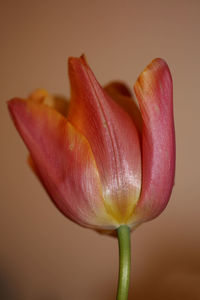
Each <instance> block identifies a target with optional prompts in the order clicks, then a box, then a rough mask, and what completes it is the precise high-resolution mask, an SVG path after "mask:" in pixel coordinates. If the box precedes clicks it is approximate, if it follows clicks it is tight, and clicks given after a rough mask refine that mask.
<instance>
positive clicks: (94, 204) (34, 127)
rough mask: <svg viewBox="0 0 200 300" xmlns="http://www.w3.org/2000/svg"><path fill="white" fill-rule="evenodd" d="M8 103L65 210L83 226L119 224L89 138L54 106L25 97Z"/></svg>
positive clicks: (39, 171) (49, 188) (36, 164)
mask: <svg viewBox="0 0 200 300" xmlns="http://www.w3.org/2000/svg"><path fill="white" fill-rule="evenodd" d="M8 105H9V110H10V112H11V115H12V117H13V120H14V122H15V125H16V127H17V129H18V131H19V133H20V134H21V136H22V138H23V140H24V142H25V143H26V145H27V147H28V149H29V151H30V154H31V157H32V160H33V168H34V170H35V171H36V173H37V175H38V177H39V178H40V180H41V181H42V183H43V185H44V186H45V188H46V190H47V192H48V193H49V195H50V196H51V198H52V199H53V201H54V203H55V204H56V206H57V207H58V208H59V209H60V210H61V212H62V213H63V214H65V215H66V216H67V217H69V218H70V219H72V220H73V221H75V222H78V223H79V224H81V225H83V226H87V227H92V228H97V229H98V228H100V229H104V228H106V229H110V228H114V227H116V222H115V221H114V220H113V218H112V216H110V215H109V214H108V213H107V211H106V209H105V206H104V202H103V198H102V195H101V193H102V190H101V184H100V179H99V174H98V170H97V168H96V164H95V161H94V157H93V154H92V152H91V149H90V146H89V144H88V142H87V140H86V139H85V137H83V136H82V135H81V134H80V133H79V132H78V131H77V130H76V129H75V128H74V127H73V126H72V125H71V124H70V123H69V122H67V119H66V118H64V117H63V116H62V115H61V114H60V113H58V112H57V111H56V110H54V109H53V108H50V107H48V106H45V105H41V104H38V103H34V102H33V101H25V100H21V99H13V100H11V101H9V104H8Z"/></svg>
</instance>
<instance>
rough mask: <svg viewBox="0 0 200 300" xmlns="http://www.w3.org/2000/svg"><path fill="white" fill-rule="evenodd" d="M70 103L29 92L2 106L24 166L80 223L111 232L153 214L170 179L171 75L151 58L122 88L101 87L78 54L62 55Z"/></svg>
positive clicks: (161, 204)
mask: <svg viewBox="0 0 200 300" xmlns="http://www.w3.org/2000/svg"><path fill="white" fill-rule="evenodd" d="M69 77H70V84H71V99H70V104H68V102H65V101H63V99H57V98H53V97H51V96H50V95H49V94H48V93H47V92H46V91H44V90H37V91H35V92H34V93H33V94H32V95H31V96H30V97H29V98H28V99H27V100H23V99H19V98H15V99H12V100H10V101H9V103H8V106H9V110H10V113H11V116H12V118H13V121H14V123H15V126H16V128H17V130H18V131H19V133H20V135H21V137H22V138H23V140H24V142H25V143H26V145H27V147H28V149H29V152H30V157H31V165H32V167H33V169H34V171H35V173H36V174H37V176H38V178H39V179H40V180H41V182H42V183H43V185H44V187H45V189H46V190H47V192H48V194H49V195H50V197H51V198H52V200H53V202H54V203H55V204H56V206H57V207H58V208H59V209H60V211H61V212H62V213H63V214H64V215H65V216H67V217H68V218H70V219H72V220H73V221H75V222H77V223H79V224H80V225H83V226H86V227H91V228H95V229H100V230H101V229H103V230H112V229H116V228H117V227H119V226H120V225H122V224H126V225H128V226H130V227H134V226H136V225H138V224H139V223H141V222H144V221H147V220H150V219H152V218H154V217H156V216H157V215H159V214H160V213H161V212H162V210H163V209H164V208H165V206H166V204H167V202H168V200H169V197H170V194H171V190H172V186H173V182H174V168H175V139H174V123H173V108H172V80H171V75H170V72H169V69H168V67H167V64H166V63H165V62H164V61H163V60H162V59H155V60H154V61H153V62H152V63H151V64H150V65H149V66H148V67H147V68H146V69H145V70H144V71H143V73H142V74H141V75H140V77H139V78H138V80H137V82H136V84H135V94H136V97H137V99H138V102H139V108H138V106H137V105H136V103H135V102H134V100H133V99H132V98H131V95H130V93H129V91H128V89H127V88H126V87H125V86H124V85H123V84H120V83H111V84H110V85H108V86H106V87H105V88H104V89H103V88H102V87H101V86H100V85H99V83H98V82H97V80H96V78H95V76H94V74H93V73H92V71H91V69H90V67H89V66H88V64H87V63H86V60H85V58H84V57H83V56H82V57H80V58H70V59H69Z"/></svg>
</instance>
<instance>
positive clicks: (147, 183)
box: [134, 59, 175, 220]
mask: <svg viewBox="0 0 200 300" xmlns="http://www.w3.org/2000/svg"><path fill="white" fill-rule="evenodd" d="M134 88H135V94H136V96H137V99H138V102H139V105H140V109H141V113H142V119H143V136H142V140H143V141H142V191H141V197H140V200H139V202H138V204H137V207H136V211H135V216H136V218H139V219H142V220H148V219H152V218H154V217H156V216H157V215H159V214H160V213H161V212H162V210H163V209H164V208H165V206H166V205H167V203H168V200H169V197H170V194H171V191H172V187H173V184H174V173H175V134H174V120H173V102H172V101H173V95H172V79H171V75H170V71H169V68H168V66H167V64H166V63H165V62H164V61H163V60H162V59H155V60H154V61H153V62H152V63H151V64H150V65H149V66H148V67H147V68H146V69H145V70H144V71H143V73H142V74H141V75H140V77H139V78H138V80H137V82H136V84H135V87H134Z"/></svg>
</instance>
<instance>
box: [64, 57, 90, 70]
mask: <svg viewBox="0 0 200 300" xmlns="http://www.w3.org/2000/svg"><path fill="white" fill-rule="evenodd" d="M81 65H82V66H87V65H88V64H87V59H86V55H85V54H84V53H83V54H81V56H80V57H74V56H70V57H69V58H68V66H69V69H73V68H75V67H77V66H81Z"/></svg>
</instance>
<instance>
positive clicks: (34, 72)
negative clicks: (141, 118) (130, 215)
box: [0, 0, 200, 300]
mask: <svg viewBox="0 0 200 300" xmlns="http://www.w3.org/2000/svg"><path fill="white" fill-rule="evenodd" d="M0 6H1V8H0V14H1V16H0V32H1V33H0V40H1V42H0V54H1V56H0V60H1V62H0V86H1V88H0V104H1V112H0V113H1V116H0V131H1V148H0V151H1V155H0V159H1V163H0V166H1V168H0V172H1V178H0V185H1V200H0V214H1V215H0V223H1V224H0V234H1V246H0V290H1V296H0V299H1V300H8V299H9V300H10V299H11V300H14V299H15V300H63V299H65V300H66V299H70V300H78V299H83V300H94V299H95V300H102V299H104V300H112V299H113V300H114V299H115V293H116V285H117V271H118V247H117V240H115V239H113V238H110V237H107V236H103V235H99V234H97V233H96V232H93V231H91V230H87V229H84V228H81V227H79V226H78V225H76V224H74V223H72V222H71V221H69V220H67V219H66V218H64V217H63V216H62V215H61V214H60V212H59V211H57V210H56V209H55V207H54V205H53V204H52V203H51V201H50V200H49V198H48V196H47V195H46V193H45V191H44V190H43V188H42V186H41V184H40V183H39V182H38V180H37V179H36V177H35V176H34V175H33V173H32V172H31V171H30V169H29V168H28V166H27V164H26V157H27V150H26V148H25V146H24V144H23V142H22V140H21V139H20V138H19V135H18V133H17V131H16V130H15V128H14V126H13V124H12V122H11V120H10V118H9V115H8V112H7V108H6V100H8V99H10V98H12V97H14V96H21V97H26V96H27V94H29V93H30V92H31V91H33V90H34V89H35V88H37V87H43V88H46V89H47V90H49V91H50V92H51V93H54V94H58V95H64V96H69V83H68V75H67V58H68V56H71V55H72V56H79V55H80V54H82V53H83V52H84V53H85V54H86V55H87V58H88V61H89V63H90V65H91V67H92V69H93V71H94V72H95V74H96V76H97V78H98V80H99V81H100V83H102V84H103V85H104V84H106V83H108V81H111V80H114V79H121V80H124V81H125V82H127V83H128V84H129V86H130V87H132V86H133V83H134V82H135V80H136V78H137V76H138V75H139V73H140V72H141V71H142V70H143V68H144V67H145V66H146V65H147V64H148V63H149V62H150V61H151V60H152V59H153V58H155V57H162V58H164V59H165V60H166V61H167V62H168V64H169V66H170V69H171V71H172V75H173V80H174V106H175V121H176V138H177V172H176V184H175V187H174V190H173V194H172V197H171V200H170V202H169V205H168V207H167V209H166V210H165V211H164V213H163V214H162V215H161V216H160V217H159V218H157V219H156V220H154V221H152V222H149V223H148V224H144V225H142V226H141V227H140V228H138V229H137V230H136V232H135V233H133V234H132V278H131V291H130V298H129V299H130V300H131V299H135V300H136V299H137V300H144V299H145V300H146V299H149V300H151V299H152V300H158V299H162V300H168V299H169V300H177V299H182V300H186V299H188V300H196V299H200V229H199V227H200V189H199V186H200V183H199V179H200V171H199V169H200V164H199V162H200V160H199V153H200V139H199V136H200V128H199V126H200V116H199V115H200V113H199V111H200V96H199V95H200V94H199V89H200V76H199V70H200V39H199V37H200V17H199V15H200V2H199V1H197V0H190V1H185V0H182V1H181V0H180V1H178V0H174V1H171V0H169V1H159V0H157V1H156V0H149V1H142V0H140V1H139V0H137V1H134V0H132V1H131V0H129V1H127V0H126V1H117V0H115V1H109V0H107V1H106V0H102V1H95V0H93V1H89V0H88V1H87V0H85V1H81V0H74V1H67V0H65V1H59V0H58V1H53V0H52V1H47V0H43V1H38V0H36V1H29V0H26V1H25V0H23V1H22V0H18V1H14V0H7V1H1V3H0Z"/></svg>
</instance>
